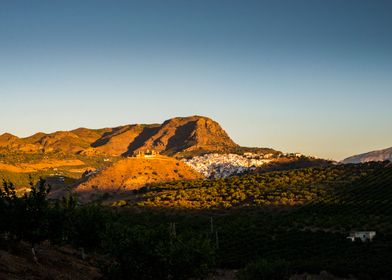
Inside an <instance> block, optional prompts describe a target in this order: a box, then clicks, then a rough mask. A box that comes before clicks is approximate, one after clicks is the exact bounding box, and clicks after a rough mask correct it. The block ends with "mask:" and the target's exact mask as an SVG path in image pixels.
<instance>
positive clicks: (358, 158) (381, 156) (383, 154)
mask: <svg viewBox="0 0 392 280" xmlns="http://www.w3.org/2000/svg"><path fill="white" fill-rule="evenodd" d="M385 160H389V161H392V147H391V148H388V149H384V150H379V151H373V152H369V153H364V154H360V155H355V156H352V157H348V158H346V159H344V160H343V161H342V162H343V163H345V164H347V163H364V162H369V161H385Z"/></svg>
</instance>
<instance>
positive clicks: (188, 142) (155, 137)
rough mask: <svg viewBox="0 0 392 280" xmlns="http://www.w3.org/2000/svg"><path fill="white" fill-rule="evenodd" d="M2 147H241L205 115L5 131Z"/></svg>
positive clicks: (189, 150) (121, 150) (108, 151)
mask: <svg viewBox="0 0 392 280" xmlns="http://www.w3.org/2000/svg"><path fill="white" fill-rule="evenodd" d="M0 148H6V149H9V150H11V151H22V152H31V153H35V152H43V153H50V152H61V153H66V154H69V153H71V154H85V155H110V156H120V155H124V156H128V155H133V154H135V153H138V152H145V151H147V150H155V151H156V152H159V153H161V154H163V155H169V156H185V155H189V154H191V155H192V154H203V153H206V152H232V151H236V150H238V149H240V147H239V146H238V145H237V144H236V143H234V142H233V140H231V139H230V137H229V136H228V135H227V133H226V132H225V131H224V130H223V129H222V127H221V126H220V125H219V124H218V123H217V122H215V121H213V120H212V119H210V118H207V117H202V116H191V117H182V118H181V117H177V118H172V119H169V120H167V121H165V122H164V123H163V124H134V125H124V126H119V127H115V128H104V129H87V128H79V129H76V130H72V131H57V132H54V133H50V134H46V133H37V134H34V135H32V136H30V137H26V138H18V137H16V136H14V135H11V134H8V133H6V134H3V135H1V136H0Z"/></svg>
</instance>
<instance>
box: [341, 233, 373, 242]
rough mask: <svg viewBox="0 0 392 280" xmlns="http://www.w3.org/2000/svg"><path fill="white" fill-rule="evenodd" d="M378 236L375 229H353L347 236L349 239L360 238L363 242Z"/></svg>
mask: <svg viewBox="0 0 392 280" xmlns="http://www.w3.org/2000/svg"><path fill="white" fill-rule="evenodd" d="M375 236H376V232H375V231H353V232H351V233H350V235H349V236H347V239H349V240H351V241H355V239H360V240H361V241H362V242H366V241H372V240H373V238H374V237H375Z"/></svg>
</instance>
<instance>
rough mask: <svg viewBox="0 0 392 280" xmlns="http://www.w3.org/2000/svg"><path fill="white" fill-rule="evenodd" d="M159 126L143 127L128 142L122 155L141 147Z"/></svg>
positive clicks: (127, 154) (129, 153)
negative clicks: (129, 142) (131, 140)
mask: <svg viewBox="0 0 392 280" xmlns="http://www.w3.org/2000/svg"><path fill="white" fill-rule="evenodd" d="M160 128H161V127H160V126H156V127H145V128H144V129H143V131H142V132H141V133H140V134H139V135H138V136H137V137H136V138H135V140H134V141H133V142H131V144H129V146H128V150H127V152H125V153H124V154H123V155H124V156H129V155H132V153H133V152H134V151H136V150H137V149H139V148H140V147H142V146H143V145H144V144H145V142H146V141H147V140H148V139H149V138H150V137H152V136H153V135H155V134H156V133H157V132H158V131H159V129H160Z"/></svg>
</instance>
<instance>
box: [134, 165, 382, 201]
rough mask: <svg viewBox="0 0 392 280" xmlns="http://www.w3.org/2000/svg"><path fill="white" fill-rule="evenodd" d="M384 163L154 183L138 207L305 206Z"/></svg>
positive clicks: (145, 189)
mask: <svg viewBox="0 0 392 280" xmlns="http://www.w3.org/2000/svg"><path fill="white" fill-rule="evenodd" d="M382 166H383V165H382V164H376V163H375V164H367V165H361V166H355V165H351V166H345V165H342V166H331V167H327V168H307V169H294V170H289V171H285V172H271V173H263V174H256V175H254V174H253V175H245V176H239V177H229V178H226V179H217V180H199V181H182V182H172V183H165V184H152V185H149V186H147V187H145V188H143V189H141V190H140V191H139V193H142V194H143V193H144V195H143V196H142V198H141V201H139V202H138V205H139V206H150V207H179V208H194V209H200V208H204V209H206V208H231V207H239V206H240V207H249V206H294V205H303V204H305V203H307V202H310V201H314V200H316V199H317V198H320V197H324V196H326V195H327V194H329V193H334V192H335V191H336V190H338V189H339V188H341V187H342V186H346V185H347V184H349V183H351V182H354V181H356V180H358V179H359V178H361V177H364V176H367V175H368V174H371V173H373V172H374V171H375V170H377V169H379V168H382Z"/></svg>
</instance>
